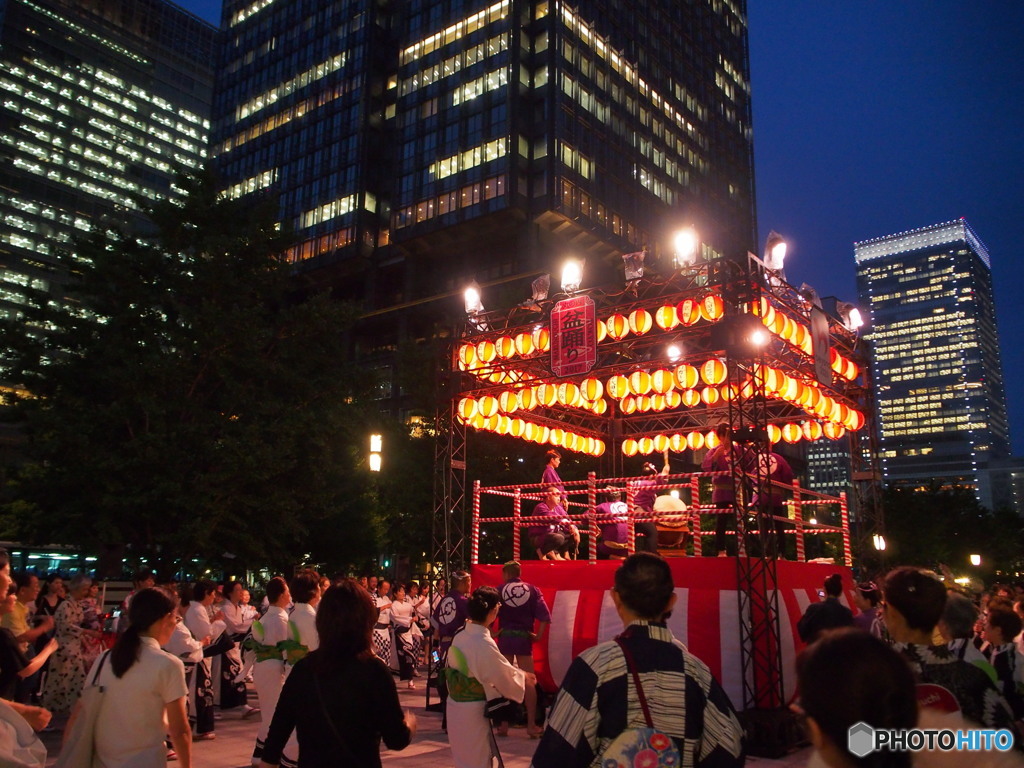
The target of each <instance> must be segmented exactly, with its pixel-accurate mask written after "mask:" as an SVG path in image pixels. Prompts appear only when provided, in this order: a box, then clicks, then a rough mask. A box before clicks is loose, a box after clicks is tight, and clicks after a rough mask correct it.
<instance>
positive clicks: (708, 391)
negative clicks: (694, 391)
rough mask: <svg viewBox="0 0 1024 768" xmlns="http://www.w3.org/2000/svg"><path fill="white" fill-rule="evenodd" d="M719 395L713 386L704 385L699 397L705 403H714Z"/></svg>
mask: <svg viewBox="0 0 1024 768" xmlns="http://www.w3.org/2000/svg"><path fill="white" fill-rule="evenodd" d="M720 397H721V395H720V394H719V393H718V390H717V389H716V388H715V387H704V389H702V390H701V391H700V399H701V400H703V401H704V404H705V405H714V404H715V403H717V402H718V400H719V398H720Z"/></svg>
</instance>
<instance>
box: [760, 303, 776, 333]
mask: <svg viewBox="0 0 1024 768" xmlns="http://www.w3.org/2000/svg"><path fill="white" fill-rule="evenodd" d="M761 322H762V323H763V324H764V325H766V326H769V327H770V326H771V324H772V323H773V322H775V307H773V306H772V304H771V302H770V301H768V299H767V298H766V297H764V296H762V297H761Z"/></svg>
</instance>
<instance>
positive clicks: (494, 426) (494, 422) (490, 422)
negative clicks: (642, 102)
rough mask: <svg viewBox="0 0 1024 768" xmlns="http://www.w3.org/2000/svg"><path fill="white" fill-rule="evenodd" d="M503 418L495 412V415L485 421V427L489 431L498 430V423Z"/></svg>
mask: <svg viewBox="0 0 1024 768" xmlns="http://www.w3.org/2000/svg"><path fill="white" fill-rule="evenodd" d="M501 419H502V417H501V416H499V415H498V414H494V415H493V416H488V417H487V420H486V421H485V422H484V429H486V430H487V431H489V432H497V431H498V423H499V422H500V421H501Z"/></svg>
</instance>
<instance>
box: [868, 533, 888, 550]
mask: <svg viewBox="0 0 1024 768" xmlns="http://www.w3.org/2000/svg"><path fill="white" fill-rule="evenodd" d="M871 543H872V544H874V545H875V549H877V550H878V551H879V552H885V536H883V535H882V534H880V533H876V534H874V535H873V536H872V537H871Z"/></svg>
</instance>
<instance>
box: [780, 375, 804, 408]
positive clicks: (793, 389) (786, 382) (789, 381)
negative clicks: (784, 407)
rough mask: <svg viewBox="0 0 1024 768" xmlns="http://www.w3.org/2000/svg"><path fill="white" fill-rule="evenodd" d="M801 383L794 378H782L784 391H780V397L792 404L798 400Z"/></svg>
mask: <svg viewBox="0 0 1024 768" xmlns="http://www.w3.org/2000/svg"><path fill="white" fill-rule="evenodd" d="M799 387H800V382H799V381H797V380H796V379H794V378H793V377H792V376H786V375H785V374H783V376H782V389H781V390H780V391H779V395H780V396H781V397H782V399H783V400H785V401H786V402H788V403H792V402H793V401H794V400H796V396H797V395H798V394H799V393H800V392H799Z"/></svg>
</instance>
